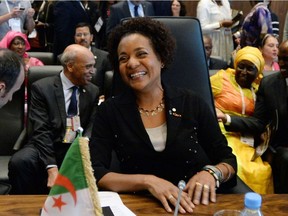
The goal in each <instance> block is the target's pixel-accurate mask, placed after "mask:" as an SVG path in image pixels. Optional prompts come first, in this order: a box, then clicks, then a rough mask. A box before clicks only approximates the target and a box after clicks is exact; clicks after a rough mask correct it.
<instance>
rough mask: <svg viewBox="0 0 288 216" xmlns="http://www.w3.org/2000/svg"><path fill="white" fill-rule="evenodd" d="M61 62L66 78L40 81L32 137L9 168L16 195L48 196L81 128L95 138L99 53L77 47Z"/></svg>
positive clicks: (33, 97)
mask: <svg viewBox="0 0 288 216" xmlns="http://www.w3.org/2000/svg"><path fill="white" fill-rule="evenodd" d="M61 62H62V64H63V71H61V72H60V74H58V75H56V76H52V77H47V78H44V79H41V80H38V81H36V82H34V83H33V85H32V87H31V104H30V112H29V124H30V125H29V126H30V127H31V134H29V135H28V137H29V139H28V143H27V144H26V145H25V146H24V147H23V148H22V149H20V150H19V151H18V152H16V153H15V154H14V155H13V156H12V157H11V159H10V162H9V166H8V168H9V173H8V174H9V175H8V176H9V181H10V183H11V185H12V190H11V193H12V194H47V193H48V190H49V188H51V187H52V186H53V184H54V181H55V179H56V176H57V174H58V167H60V166H61V163H62V161H63V159H64V156H65V154H66V152H67V150H68V148H69V147H70V144H71V143H72V142H73V140H74V138H75V136H76V130H77V129H78V128H79V127H82V128H83V129H84V136H87V137H90V134H91V130H92V122H93V119H94V114H95V109H96V107H97V102H98V96H99V95H98V93H99V90H98V88H97V86H95V85H93V84H92V83H90V82H91V79H92V76H93V74H94V73H95V68H94V65H95V58H94V55H93V54H92V53H91V52H90V51H89V50H88V49H87V48H86V47H83V46H80V45H78V44H73V45H70V46H68V47H67V48H66V49H65V51H64V53H63V55H62V58H61ZM73 95H74V98H73ZM71 101H74V102H73V103H72V102H71ZM30 127H29V128H30Z"/></svg>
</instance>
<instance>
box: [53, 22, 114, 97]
mask: <svg viewBox="0 0 288 216" xmlns="http://www.w3.org/2000/svg"><path fill="white" fill-rule="evenodd" d="M74 40H75V44H79V45H81V46H84V47H86V48H88V49H89V50H90V51H91V52H92V53H93V55H94V57H95V61H96V64H95V68H96V72H95V74H94V75H93V78H92V81H91V82H92V83H94V84H95V85H97V86H98V87H99V91H100V96H101V98H102V100H104V99H105V98H104V76H105V72H106V71H111V70H112V67H111V64H110V62H109V59H108V52H106V51H104V50H100V49H97V48H96V47H95V46H93V45H92V42H93V34H92V33H91V26H90V25H89V24H88V23H78V24H77V25H76V27H75V36H74ZM61 57H62V54H61V55H59V56H58V59H59V61H60V60H61Z"/></svg>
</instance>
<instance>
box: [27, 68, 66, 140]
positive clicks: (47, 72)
mask: <svg viewBox="0 0 288 216" xmlns="http://www.w3.org/2000/svg"><path fill="white" fill-rule="evenodd" d="M62 69H63V67H62V66H61V65H44V66H33V67H30V68H29V69H28V74H27V77H28V78H27V80H28V82H27V95H28V97H27V98H28V101H27V104H28V112H29V108H30V99H31V97H30V95H31V87H32V84H33V83H34V82H35V81H37V80H40V79H43V78H45V77H49V76H55V75H57V74H59V73H60V72H61V70H62ZM27 128H28V129H27V132H26V133H27V134H26V135H27V136H28V137H29V135H30V134H31V132H32V131H31V125H30V124H29V121H28V124H27Z"/></svg>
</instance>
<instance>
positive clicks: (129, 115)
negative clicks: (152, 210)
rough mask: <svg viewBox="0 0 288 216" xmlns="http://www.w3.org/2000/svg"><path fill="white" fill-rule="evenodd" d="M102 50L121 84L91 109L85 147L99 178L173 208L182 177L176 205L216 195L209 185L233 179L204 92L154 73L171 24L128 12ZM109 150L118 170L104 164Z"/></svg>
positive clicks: (230, 159)
mask: <svg viewBox="0 0 288 216" xmlns="http://www.w3.org/2000/svg"><path fill="white" fill-rule="evenodd" d="M108 50H109V53H110V59H111V62H112V65H113V68H114V74H120V76H121V78H122V80H123V81H124V83H125V84H126V86H128V88H127V89H126V90H125V91H123V92H122V93H121V94H119V95H117V96H115V97H113V98H109V99H108V100H106V101H105V103H103V104H101V106H100V107H99V110H98V112H97V114H96V116H95V120H94V129H93V131H92V137H91V142H90V151H91V160H92V166H93V169H94V174H95V177H96V179H97V181H98V186H99V187H100V188H101V189H104V190H112V191H117V192H120V191H121V192H135V191H143V190H144V191H148V192H150V193H151V194H152V195H153V196H155V197H156V198H157V199H158V200H159V201H161V203H162V204H163V206H164V208H165V209H166V211H167V212H172V208H171V207H172V206H176V202H177V199H178V194H179V189H178V187H177V184H178V182H179V181H180V180H182V179H183V180H184V181H186V182H187V184H186V187H185V188H184V190H183V193H182V196H181V198H180V197H179V199H181V202H180V203H181V204H180V207H179V211H180V212H181V213H185V212H190V213H191V212H193V208H194V207H195V205H198V204H200V203H202V204H205V205H208V204H209V202H210V201H211V202H216V192H215V188H217V187H219V186H220V188H219V190H222V191H223V190H224V189H225V186H226V189H227V187H228V188H230V187H233V186H234V180H235V179H234V178H233V177H234V174H235V171H236V160H235V156H234V155H233V154H232V151H231V148H230V147H228V146H227V142H226V139H225V137H224V136H223V135H222V134H221V131H220V130H219V127H218V125H217V122H216V121H215V117H214V114H213V113H212V111H211V109H210V108H209V106H207V104H206V103H205V102H204V100H203V99H202V98H200V97H199V96H198V95H197V94H195V93H192V92H190V91H188V90H187V89H178V88H176V87H172V86H168V85H167V84H166V83H165V81H163V80H162V79H161V74H162V73H165V72H166V71H165V70H166V69H167V67H168V66H169V65H170V63H172V60H173V52H174V50H175V40H174V38H173V37H172V34H171V32H170V31H169V30H168V29H167V27H166V26H164V24H163V23H161V22H159V21H156V20H153V19H151V18H148V17H141V18H133V19H130V20H127V21H126V22H124V24H123V25H120V26H119V27H117V28H116V29H115V30H114V31H113V32H112V33H111V34H110V37H109V40H108ZM177 72H178V71H175V73H177ZM208 127H209V132H210V133H209V136H207V135H206V134H207V128H208ZM113 151H115V152H116V154H117V157H118V159H119V161H120V167H121V169H120V170H118V171H117V172H115V171H114V170H112V169H110V164H111V153H112V152H113ZM224 182H225V183H224ZM226 182H227V183H226ZM220 183H223V184H221V185H220Z"/></svg>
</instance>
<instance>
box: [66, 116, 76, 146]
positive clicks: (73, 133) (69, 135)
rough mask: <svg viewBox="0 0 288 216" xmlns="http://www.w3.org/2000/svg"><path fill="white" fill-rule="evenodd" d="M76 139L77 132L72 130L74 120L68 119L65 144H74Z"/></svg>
mask: <svg viewBox="0 0 288 216" xmlns="http://www.w3.org/2000/svg"><path fill="white" fill-rule="evenodd" d="M75 137H76V131H73V130H72V118H66V130H65V136H64V139H63V143H72V142H73V141H74V139H75Z"/></svg>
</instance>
